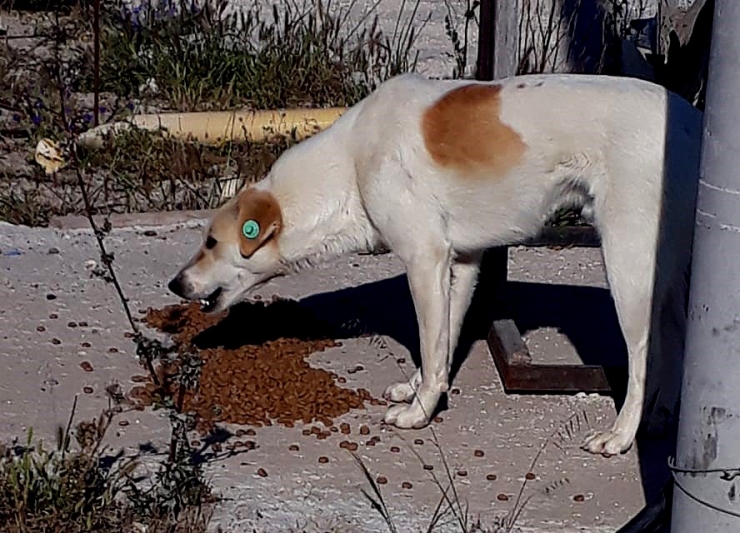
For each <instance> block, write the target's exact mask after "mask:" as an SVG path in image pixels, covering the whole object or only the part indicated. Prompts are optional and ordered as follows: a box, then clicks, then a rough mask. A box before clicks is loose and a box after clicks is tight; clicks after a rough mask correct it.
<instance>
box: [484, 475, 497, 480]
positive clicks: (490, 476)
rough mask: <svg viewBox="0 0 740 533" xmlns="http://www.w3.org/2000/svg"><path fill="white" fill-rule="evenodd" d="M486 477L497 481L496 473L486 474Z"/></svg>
mask: <svg viewBox="0 0 740 533" xmlns="http://www.w3.org/2000/svg"><path fill="white" fill-rule="evenodd" d="M486 479H487V480H488V481H496V474H488V475H486Z"/></svg>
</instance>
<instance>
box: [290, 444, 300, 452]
mask: <svg viewBox="0 0 740 533" xmlns="http://www.w3.org/2000/svg"><path fill="white" fill-rule="evenodd" d="M288 449H289V450H290V451H291V452H297V451H298V450H300V448H299V447H298V445H297V444H291V445H290V446H288Z"/></svg>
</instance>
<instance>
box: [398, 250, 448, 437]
mask: <svg viewBox="0 0 740 533" xmlns="http://www.w3.org/2000/svg"><path fill="white" fill-rule="evenodd" d="M451 261H452V259H451V254H450V251H449V250H445V249H442V250H440V249H437V250H434V251H429V252H427V253H424V254H416V255H414V256H413V257H412V258H411V259H410V260H408V261H406V273H407V275H408V279H409V287H410V288H411V296H412V298H413V300H414V307H415V308H416V316H417V319H418V322H419V338H420V344H421V382H420V383H419V385H418V388H417V390H416V394H415V396H414V399H413V401H412V402H411V404H409V405H395V406H393V407H391V408H390V409H388V411H387V413H386V415H385V418H384V420H385V422H386V423H388V424H393V425H395V426H397V427H399V428H420V427H424V426H425V425H427V424H428V423H429V420H430V419H431V417H432V414H433V413H434V410H435V409H436V407H437V403H438V402H439V399H440V397H441V396H442V394H443V393H445V392H447V390H448V388H449V358H450V266H451ZM412 379H413V378H412Z"/></svg>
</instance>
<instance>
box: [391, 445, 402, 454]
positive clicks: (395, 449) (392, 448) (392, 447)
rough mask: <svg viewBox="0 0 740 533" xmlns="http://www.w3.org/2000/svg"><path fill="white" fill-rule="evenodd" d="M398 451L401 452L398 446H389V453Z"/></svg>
mask: <svg viewBox="0 0 740 533" xmlns="http://www.w3.org/2000/svg"><path fill="white" fill-rule="evenodd" d="M400 451H401V448H399V447H398V446H391V452H393V453H398V452H400Z"/></svg>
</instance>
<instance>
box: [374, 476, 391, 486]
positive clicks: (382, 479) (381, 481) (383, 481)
mask: <svg viewBox="0 0 740 533" xmlns="http://www.w3.org/2000/svg"><path fill="white" fill-rule="evenodd" d="M375 482H376V483H377V484H378V485H385V484H386V483H388V478H387V477H385V476H378V477H377V478H376V479H375Z"/></svg>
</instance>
